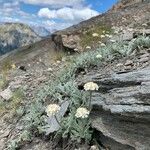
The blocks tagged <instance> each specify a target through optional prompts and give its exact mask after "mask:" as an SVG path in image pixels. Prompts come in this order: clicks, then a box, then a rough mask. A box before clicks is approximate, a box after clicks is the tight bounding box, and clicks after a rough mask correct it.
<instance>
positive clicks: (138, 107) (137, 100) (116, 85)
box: [85, 66, 150, 150]
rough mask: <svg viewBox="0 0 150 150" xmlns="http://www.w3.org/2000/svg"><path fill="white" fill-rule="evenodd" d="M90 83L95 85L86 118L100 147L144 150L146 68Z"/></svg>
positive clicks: (149, 70)
mask: <svg viewBox="0 0 150 150" xmlns="http://www.w3.org/2000/svg"><path fill="white" fill-rule="evenodd" d="M91 79H92V81H93V82H95V83H97V84H98V85H99V91H98V92H96V93H93V97H92V105H93V109H92V112H91V115H90V118H91V119H92V126H93V128H95V129H96V130H97V132H96V133H97V136H98V138H97V139H99V140H100V142H101V144H102V145H103V146H104V147H105V148H108V149H111V150H120V149H121V150H148V149H149V148H150V142H149V139H150V128H149V127H150V96H149V95H150V66H148V67H146V68H144V69H141V70H140V69H139V70H136V71H132V72H124V73H122V74H116V73H113V74H110V76H109V77H108V78H107V77H105V78H99V74H97V76H96V75H94V76H92V77H91ZM85 82H86V81H85Z"/></svg>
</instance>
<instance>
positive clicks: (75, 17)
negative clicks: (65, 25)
mask: <svg viewBox="0 0 150 150" xmlns="http://www.w3.org/2000/svg"><path fill="white" fill-rule="evenodd" d="M98 14H99V13H98V12H97V11H95V10H92V9H90V8H88V7H84V8H82V9H76V8H69V7H64V8H61V9H58V10H50V9H48V8H42V9H40V11H39V12H38V16H39V17H45V18H49V19H63V20H69V21H73V22H79V21H82V20H86V19H89V18H91V17H94V16H97V15H98Z"/></svg>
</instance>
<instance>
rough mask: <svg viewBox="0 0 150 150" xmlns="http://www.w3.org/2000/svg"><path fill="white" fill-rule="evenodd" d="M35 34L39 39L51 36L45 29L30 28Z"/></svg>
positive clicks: (38, 27)
mask: <svg viewBox="0 0 150 150" xmlns="http://www.w3.org/2000/svg"><path fill="white" fill-rule="evenodd" d="M31 28H32V29H33V30H34V32H35V33H37V34H38V35H39V36H41V37H46V36H49V35H51V32H50V31H48V30H47V29H46V28H44V27H41V26H31Z"/></svg>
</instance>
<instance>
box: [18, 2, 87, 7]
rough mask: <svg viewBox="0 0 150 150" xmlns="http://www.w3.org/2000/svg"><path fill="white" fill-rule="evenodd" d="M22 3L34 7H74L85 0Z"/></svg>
mask: <svg viewBox="0 0 150 150" xmlns="http://www.w3.org/2000/svg"><path fill="white" fill-rule="evenodd" d="M20 1H23V2H24V3H28V4H34V5H51V6H58V7H60V6H61V7H63V6H74V5H80V4H82V3H83V2H84V1H85V0H20Z"/></svg>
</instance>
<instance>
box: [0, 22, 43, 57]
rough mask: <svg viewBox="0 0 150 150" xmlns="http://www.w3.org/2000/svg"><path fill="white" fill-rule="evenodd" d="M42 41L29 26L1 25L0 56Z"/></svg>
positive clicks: (16, 24)
mask: <svg viewBox="0 0 150 150" xmlns="http://www.w3.org/2000/svg"><path fill="white" fill-rule="evenodd" d="M39 40H41V37H39V36H38V35H37V34H36V33H35V32H34V31H33V30H32V29H31V28H30V27H29V26H27V25H24V24H20V23H5V24H1V25H0V55H2V54H5V53H7V52H10V51H12V50H14V49H16V48H19V47H22V46H26V45H29V44H31V43H34V42H36V41H39Z"/></svg>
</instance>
